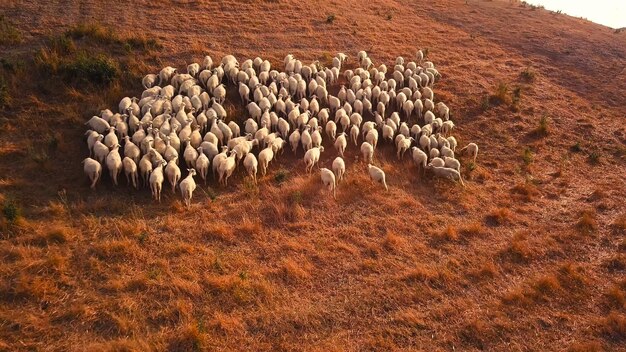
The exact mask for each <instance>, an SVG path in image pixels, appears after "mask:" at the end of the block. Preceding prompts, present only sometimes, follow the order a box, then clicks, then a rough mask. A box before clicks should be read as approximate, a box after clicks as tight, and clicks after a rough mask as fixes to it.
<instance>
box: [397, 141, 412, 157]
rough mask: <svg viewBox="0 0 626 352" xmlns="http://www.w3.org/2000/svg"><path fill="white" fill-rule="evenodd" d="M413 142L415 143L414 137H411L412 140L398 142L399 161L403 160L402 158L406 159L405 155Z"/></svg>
mask: <svg viewBox="0 0 626 352" xmlns="http://www.w3.org/2000/svg"><path fill="white" fill-rule="evenodd" d="M400 136H402V135H400ZM413 141H414V139H413V137H410V138H403V139H402V140H401V141H399V142H398V144H397V148H398V153H397V154H398V160H402V158H404V153H405V152H406V151H407V150H408V149H409V148H410V147H411V143H412V142H413Z"/></svg>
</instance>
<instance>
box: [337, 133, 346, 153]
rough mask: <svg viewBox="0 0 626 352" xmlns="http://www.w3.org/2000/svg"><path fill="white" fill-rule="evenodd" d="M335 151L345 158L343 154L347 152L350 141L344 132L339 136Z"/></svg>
mask: <svg viewBox="0 0 626 352" xmlns="http://www.w3.org/2000/svg"><path fill="white" fill-rule="evenodd" d="M334 146H335V149H337V151H338V152H339V155H340V156H341V157H343V152H344V151H345V150H346V147H347V146H348V141H347V140H346V133H345V132H342V133H340V134H339V136H337V139H336V140H335V143H334Z"/></svg>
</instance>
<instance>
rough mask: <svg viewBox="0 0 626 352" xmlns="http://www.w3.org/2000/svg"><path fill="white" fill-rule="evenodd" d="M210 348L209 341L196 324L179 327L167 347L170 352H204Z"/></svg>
mask: <svg viewBox="0 0 626 352" xmlns="http://www.w3.org/2000/svg"><path fill="white" fill-rule="evenodd" d="M207 348H208V339H207V336H206V334H205V333H203V332H201V331H200V329H199V328H198V324H196V323H187V324H185V325H183V326H181V327H179V328H178V329H177V330H176V332H175V333H174V334H172V337H171V340H170V342H169V344H168V346H167V350H168V351H169V352H187V351H189V352H192V351H204V350H206V349H207Z"/></svg>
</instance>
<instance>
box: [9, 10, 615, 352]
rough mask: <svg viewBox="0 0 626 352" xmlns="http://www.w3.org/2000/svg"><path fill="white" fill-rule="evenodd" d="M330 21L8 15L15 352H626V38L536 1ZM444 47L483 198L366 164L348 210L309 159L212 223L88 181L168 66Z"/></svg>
mask: <svg viewBox="0 0 626 352" xmlns="http://www.w3.org/2000/svg"><path fill="white" fill-rule="evenodd" d="M311 7H312V5H311V4H307V3H304V2H296V1H286V0H281V1H254V2H252V3H251V4H249V3H248V2H228V3H224V2H215V3H213V2H210V3H201V2H183V3H180V4H177V5H176V6H171V5H170V4H169V3H167V2H159V1H157V2H145V3H144V2H141V3H136V2H132V3H124V2H118V3H115V4H106V5H105V4H103V3H101V2H97V1H83V2H80V3H78V2H77V3H76V4H73V3H71V4H67V3H65V4H58V5H57V4H44V3H32V4H19V5H18V4H2V5H0V9H1V10H2V13H3V14H4V16H3V17H2V19H0V64H1V65H0V105H1V106H2V108H1V110H0V205H1V206H2V215H1V216H0V258H1V259H2V263H3V265H2V266H1V267H0V350H7V351H22V350H23V351H30V350H77V351H79V350H103V351H109V350H110V351H117V350H136V351H144V350H170V351H189V350H320V351H329V350H330V351H334V350H337V351H343V350H346V351H360V350H380V351H387V350H427V351H432V350H452V349H453V348H454V349H457V350H497V351H500V350H521V351H536V350H570V351H617V350H620V349H623V344H624V341H625V339H626V298H625V297H626V280H625V279H624V277H625V270H626V238H625V235H626V205H625V202H624V199H626V181H625V179H624V175H626V160H625V159H626V123H625V116H626V96H625V95H624V94H623V92H624V91H626V71H625V67H626V49H624V48H626V32H615V31H613V30H611V29H609V28H607V27H603V26H600V25H596V24H593V23H590V22H587V21H584V20H582V19H575V18H571V17H568V16H565V15H562V14H558V13H552V12H549V11H545V10H542V9H539V8H533V7H530V6H526V5H525V4H523V3H518V2H513V1H491V2H482V1H481V2H477V1H452V0H446V1H438V2H435V3H434V4H431V3H423V2H408V3H407V2H394V1H370V2H367V3H363V4H358V5H355V4H353V3H351V2H334V1H320V2H317V3H315V6H314V8H315V11H312V10H311ZM355 7H356V8H355ZM329 18H332V19H331V20H329ZM418 47H421V48H428V49H429V58H430V59H432V60H433V61H434V63H435V64H436V65H437V68H438V69H439V71H440V72H441V73H442V75H443V77H442V80H441V82H439V83H438V84H437V85H436V86H435V96H436V97H438V98H439V99H441V100H443V101H445V102H446V104H447V105H448V106H449V107H450V108H451V111H452V118H453V120H454V122H455V124H456V126H457V127H456V131H455V133H454V134H455V136H456V137H457V139H459V140H460V145H464V144H466V143H468V142H472V141H473V142H476V143H477V144H478V145H479V146H480V148H481V151H480V154H479V158H478V160H477V163H476V164H471V163H470V161H469V160H468V158H467V157H461V161H462V163H463V170H462V171H463V175H464V177H465V179H466V180H467V182H466V183H467V188H462V187H460V186H457V185H455V184H453V183H450V182H448V181H445V180H439V179H435V178H432V177H431V176H429V175H426V176H419V175H418V174H417V172H416V168H415V167H414V166H413V165H412V164H411V163H410V162H409V161H408V159H407V160H406V161H404V162H398V161H397V159H396V157H395V154H394V152H393V150H392V148H391V147H390V146H383V148H382V151H380V152H378V151H377V154H376V158H377V161H378V163H379V164H382V167H383V169H384V170H385V171H386V173H387V178H388V183H389V187H390V191H389V192H385V191H384V189H382V188H380V187H376V186H375V185H373V184H372V183H371V182H370V181H369V179H368V176H367V174H366V171H365V165H364V164H363V163H362V162H359V161H354V159H355V157H356V156H357V155H358V150H357V149H356V148H355V147H354V146H352V145H351V146H349V147H348V156H347V158H346V161H347V164H348V165H347V166H348V167H347V179H346V182H345V183H342V184H340V186H339V188H338V192H337V200H336V201H335V200H333V199H332V198H331V197H329V196H328V194H327V193H326V192H324V191H320V181H319V176H318V175H317V174H313V175H311V176H309V175H307V174H305V173H304V164H303V162H302V161H301V157H300V156H299V157H298V158H294V157H293V156H291V155H290V153H289V152H285V154H284V155H283V156H281V157H280V159H279V160H278V163H276V164H274V165H272V166H271V167H270V170H271V171H270V173H269V174H268V176H266V177H264V178H262V179H261V180H260V183H259V185H258V187H257V186H254V185H253V184H251V183H250V182H249V181H248V180H247V179H245V178H244V172H243V170H238V171H237V173H236V175H235V176H234V178H233V180H232V181H233V182H232V183H229V187H227V188H223V187H218V186H217V184H216V183H214V182H210V184H209V185H207V186H204V185H202V187H201V190H200V189H199V190H197V191H196V193H195V195H194V202H193V205H192V207H191V208H190V209H185V208H184V207H183V205H182V202H181V200H180V195H179V194H172V193H171V190H170V189H169V188H165V189H164V190H163V201H162V202H161V203H160V204H157V203H155V202H154V201H152V200H151V199H150V194H149V192H148V191H147V190H145V189H142V190H140V191H134V190H131V189H130V188H128V187H127V186H126V185H125V182H123V183H122V185H121V186H120V187H117V188H116V187H113V186H112V185H111V182H110V181H109V180H108V177H105V179H104V182H103V183H101V184H100V185H99V187H98V190H97V191H91V190H89V185H88V182H87V180H86V178H85V177H84V175H83V173H82V168H81V165H80V161H81V160H82V159H83V158H84V157H85V156H86V155H87V149H86V144H85V142H84V141H83V139H82V138H83V137H82V135H83V133H84V130H85V128H84V125H83V123H84V121H86V120H87V119H88V118H90V117H91V116H92V115H93V114H96V113H97V112H98V111H100V109H104V108H112V109H113V108H115V107H116V106H117V103H118V102H119V99H120V98H121V97H123V96H127V95H128V96H133V95H138V94H139V92H140V90H141V86H140V80H141V77H142V76H143V75H144V74H146V73H151V72H155V71H156V70H158V69H159V68H160V67H162V66H165V65H172V66H175V67H178V68H179V69H183V68H184V67H185V66H186V64H187V63H190V62H192V61H198V60H200V59H201V58H202V57H203V55H205V54H207V53H208V54H210V55H211V56H212V57H213V58H214V59H217V58H220V57H221V56H222V55H225V54H228V53H232V54H234V55H236V56H237V57H238V58H240V59H242V58H254V57H255V56H257V55H258V56H262V57H264V58H268V59H269V60H270V61H271V62H272V64H273V65H278V64H279V63H280V62H281V61H282V58H283V57H284V55H285V54H287V53H293V54H294V55H296V57H299V58H300V59H302V60H305V61H311V60H315V59H318V60H321V61H323V60H327V59H328V57H330V56H331V55H334V54H335V53H336V52H337V51H344V52H346V53H348V54H349V55H351V56H352V57H354V56H355V54H356V52H357V51H358V50H367V51H368V52H369V53H370V56H371V57H372V58H373V60H374V62H375V64H380V63H386V64H387V65H388V66H389V64H391V62H392V60H393V59H394V58H395V57H396V56H397V55H402V56H405V57H411V55H413V53H414V51H415V49H416V48H418ZM352 64H354V63H353V62H352ZM229 95H230V96H232V95H233V93H231V92H229ZM226 105H227V109H229V111H230V112H231V116H235V117H236V118H237V119H242V118H245V114H244V113H243V112H241V110H239V109H238V108H237V107H236V106H235V105H234V104H232V103H230V102H229V103H227V104H226ZM331 149H332V148H331ZM331 156H333V157H334V154H331V153H328V154H327V155H323V157H322V160H321V163H322V165H323V166H327V167H328V166H329V165H330V163H331V162H332V157H331ZM199 184H201V183H199Z"/></svg>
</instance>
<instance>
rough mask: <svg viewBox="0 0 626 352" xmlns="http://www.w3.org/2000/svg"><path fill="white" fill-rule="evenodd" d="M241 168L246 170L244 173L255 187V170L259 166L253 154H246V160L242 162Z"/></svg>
mask: <svg viewBox="0 0 626 352" xmlns="http://www.w3.org/2000/svg"><path fill="white" fill-rule="evenodd" d="M243 166H244V167H245V168H246V171H247V172H248V176H250V177H251V178H252V181H253V182H254V184H255V185H256V184H257V180H256V173H257V168H258V166H259V162H258V161H257V160H256V157H255V156H254V154H252V153H248V154H247V155H246V158H245V159H244V160H243Z"/></svg>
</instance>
